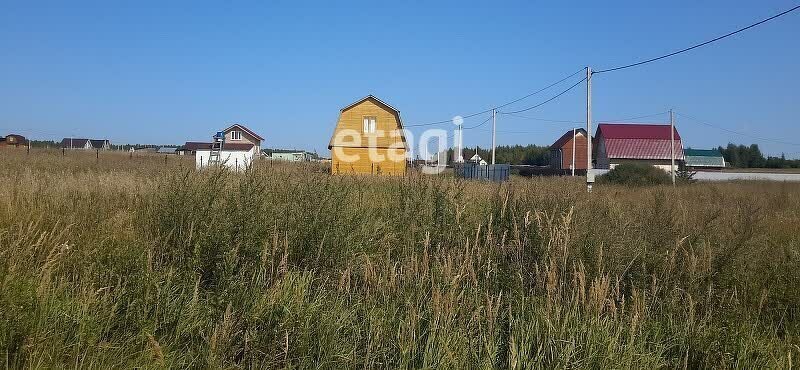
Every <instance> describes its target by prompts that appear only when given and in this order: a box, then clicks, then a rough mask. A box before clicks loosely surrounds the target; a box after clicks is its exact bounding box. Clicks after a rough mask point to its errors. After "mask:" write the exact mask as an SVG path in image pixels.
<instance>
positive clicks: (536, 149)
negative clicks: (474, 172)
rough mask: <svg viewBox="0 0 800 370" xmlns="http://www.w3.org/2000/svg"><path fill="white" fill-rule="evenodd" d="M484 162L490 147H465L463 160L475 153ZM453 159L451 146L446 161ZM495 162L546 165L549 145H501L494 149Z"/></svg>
mask: <svg viewBox="0 0 800 370" xmlns="http://www.w3.org/2000/svg"><path fill="white" fill-rule="evenodd" d="M476 152H477V153H478V155H479V156H480V157H481V158H483V160H485V161H486V162H491V160H492V149H491V148H480V147H472V148H469V147H465V148H464V151H463V153H464V160H465V161H468V160H469V159H470V158H472V156H473V155H475V153H476ZM452 159H453V148H450V149H449V150H448V151H447V161H448V162H450V161H451V160H452ZM495 162H496V163H507V164H526V165H531V166H547V165H549V164H550V147H547V146H538V145H533V144H530V145H501V146H498V147H497V148H496V149H495Z"/></svg>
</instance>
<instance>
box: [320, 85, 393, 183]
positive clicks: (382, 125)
mask: <svg viewBox="0 0 800 370" xmlns="http://www.w3.org/2000/svg"><path fill="white" fill-rule="evenodd" d="M328 149H330V150H331V159H332V161H331V172H332V173H334V174H337V173H370V174H382V175H404V174H405V173H406V161H407V159H406V153H407V150H408V148H407V144H406V137H405V135H404V133H403V121H402V119H400V111H398V110H397V109H395V108H393V107H392V106H391V105H389V104H387V103H385V102H383V101H382V100H380V99H378V98H376V97H374V96H372V95H369V96H367V97H364V98H362V99H360V100H357V101H356V102H354V103H352V104H350V105H348V106H346V107H344V108H342V109H341V110H340V112H339V119H338V121H337V123H336V128H335V129H334V130H333V136H332V137H331V141H330V143H329V144H328Z"/></svg>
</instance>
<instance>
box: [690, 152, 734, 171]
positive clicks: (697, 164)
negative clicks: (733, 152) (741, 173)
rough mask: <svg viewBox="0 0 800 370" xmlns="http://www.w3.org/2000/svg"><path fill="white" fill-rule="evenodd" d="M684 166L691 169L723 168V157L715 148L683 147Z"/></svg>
mask: <svg viewBox="0 0 800 370" xmlns="http://www.w3.org/2000/svg"><path fill="white" fill-rule="evenodd" d="M683 155H684V157H685V165H686V168H688V169H691V170H717V169H722V168H725V158H724V157H723V156H722V153H720V152H719V150H717V149H691V148H689V149H684V151H683Z"/></svg>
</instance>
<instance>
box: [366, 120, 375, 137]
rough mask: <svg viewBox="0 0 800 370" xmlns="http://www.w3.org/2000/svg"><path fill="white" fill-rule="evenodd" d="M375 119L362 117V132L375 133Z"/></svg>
mask: <svg viewBox="0 0 800 370" xmlns="http://www.w3.org/2000/svg"><path fill="white" fill-rule="evenodd" d="M376 120H377V119H376V118H375V117H364V133H365V134H374V133H375V126H376V125H375V121H376Z"/></svg>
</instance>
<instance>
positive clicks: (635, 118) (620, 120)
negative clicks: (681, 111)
mask: <svg viewBox="0 0 800 370" xmlns="http://www.w3.org/2000/svg"><path fill="white" fill-rule="evenodd" d="M667 113H669V111H666V112H661V113H653V114H648V115H644V116H638V117H631V118H622V119H615V120H602V121H597V122H622V121H633V120H637V119H642V118H650V117H657V116H661V115H664V114H667Z"/></svg>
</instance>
